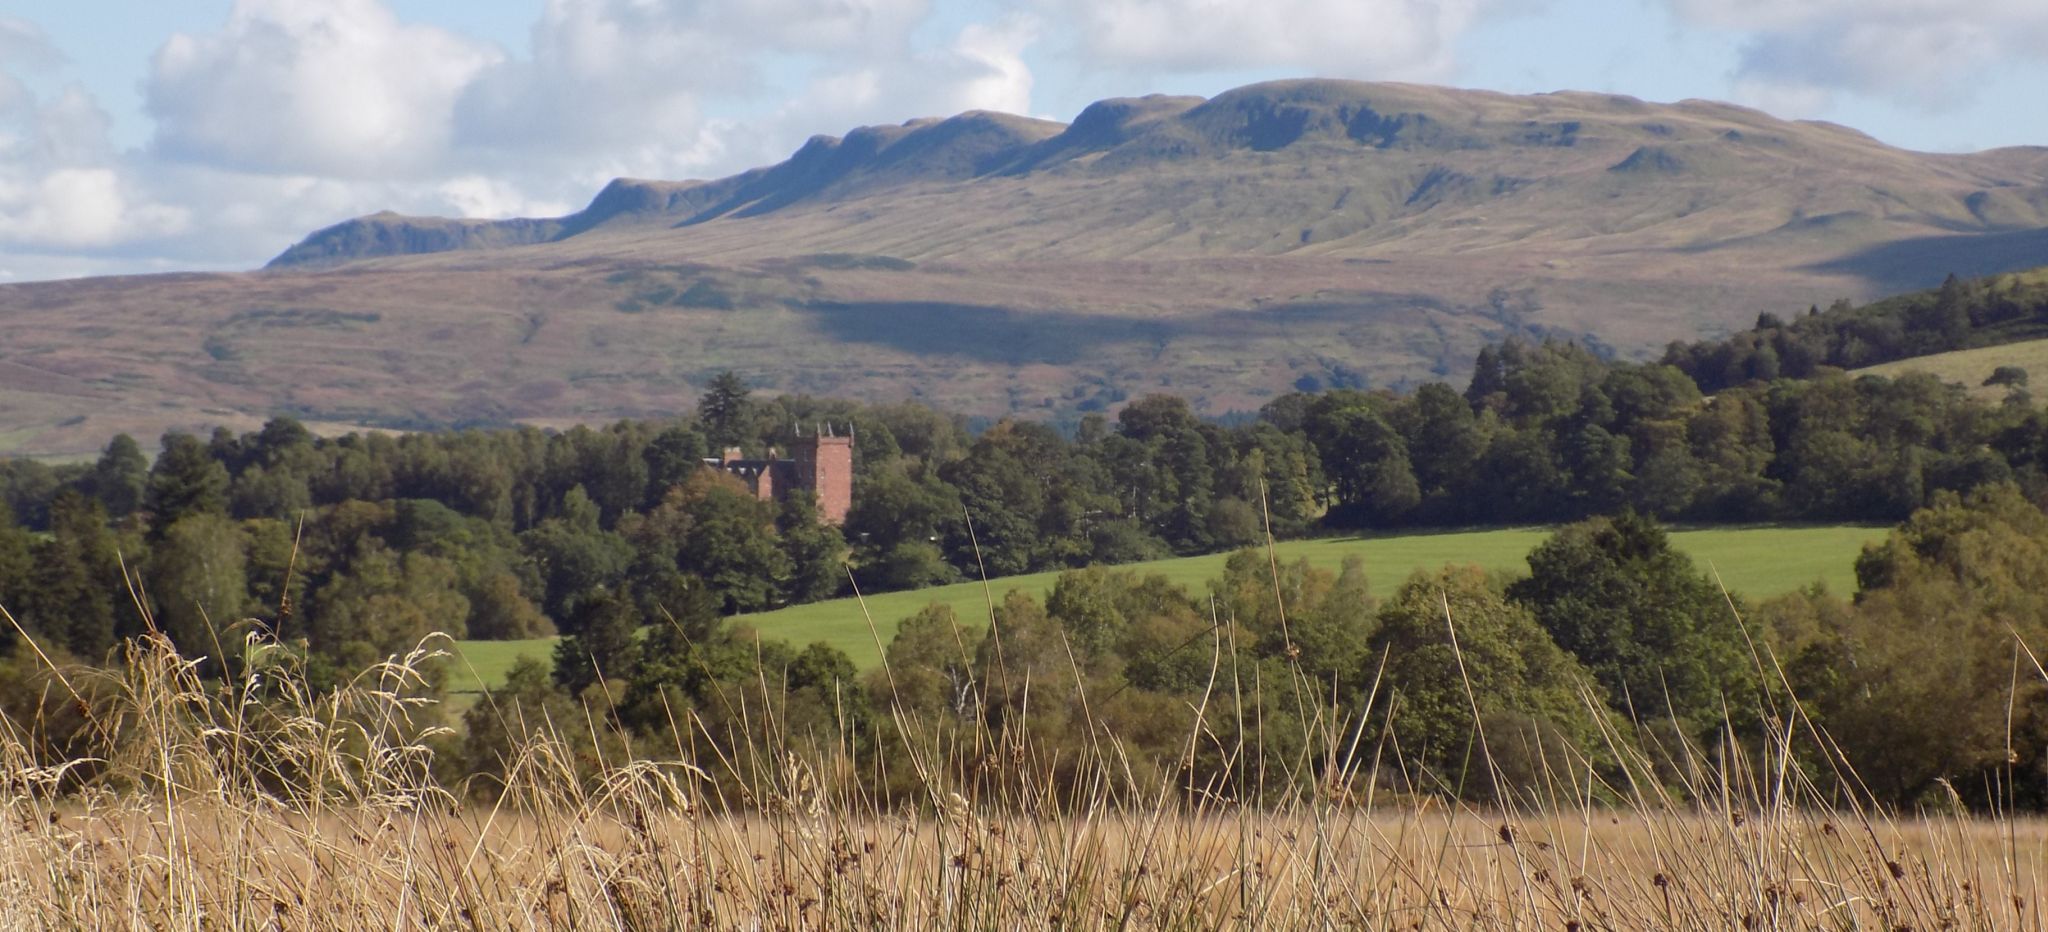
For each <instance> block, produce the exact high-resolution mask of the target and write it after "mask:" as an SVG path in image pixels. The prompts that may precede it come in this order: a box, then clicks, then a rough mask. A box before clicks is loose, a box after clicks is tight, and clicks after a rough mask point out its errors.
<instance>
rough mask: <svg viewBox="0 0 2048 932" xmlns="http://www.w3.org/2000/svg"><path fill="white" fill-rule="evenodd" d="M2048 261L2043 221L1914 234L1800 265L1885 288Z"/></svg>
mask: <svg viewBox="0 0 2048 932" xmlns="http://www.w3.org/2000/svg"><path fill="white" fill-rule="evenodd" d="M2043 265H2048V227H2042V228H2040V229H2034V230H2012V231H2008V232H2004V233H1977V234H1951V235H1941V236H1919V237H1914V238H1912V239H1904V240H1899V241H1897V242H1891V243H1883V244H1880V245H1877V246H1872V247H1869V248H1867V249H1864V250H1862V251H1860V252H1853V253H1850V254H1849V255H1846V256H1843V257H1841V258H1839V259H1830V260H1828V261H1826V262H1816V263H1814V264H1812V265H1808V266H1804V267H1803V270H1805V271H1814V272H1833V273H1836V274H1847V275H1854V276H1856V277H1858V278H1861V279H1863V280H1864V281H1867V282H1869V283H1870V284H1871V286H1872V287H1873V288H1874V289H1875V290H1877V291H1879V292H1881V293H1884V294H1897V293H1899V292H1904V291H1917V290H1919V289H1922V288H1933V287H1935V286H1936V285H1939V284H1941V280H1942V279H1943V278H1945V277H1947V276H1948V275H1949V273H1951V272H1953V273H1955V274H1956V275H1957V276H1959V277H1962V278H1977V277H1980V276H1984V275H1996V274H1998V273H2000V272H2017V271H2020V270H2023V269H2031V268H2037V267H2039V266H2043Z"/></svg>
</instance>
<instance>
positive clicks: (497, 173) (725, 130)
mask: <svg viewBox="0 0 2048 932" xmlns="http://www.w3.org/2000/svg"><path fill="white" fill-rule="evenodd" d="M386 2H387V0H236V2H235V3H234V5H233V7H232V9H231V10H230V12H229V13H228V15H227V16H226V18H225V19H224V20H223V21H222V22H221V24H220V25H219V26H218V28H214V29H210V30H195V31H191V32H186V33H179V34H175V35H172V36H170V37H169V38H168V39H166V40H165V41H164V43H163V44H162V45H161V47H160V48H159V49H158V50H157V52H156V54H155V55H154V57H153V59H152V60H151V61H150V62H149V63H148V72H147V78H146V80H145V81H144V82H142V86H141V91H142V94H143V100H144V104H145V106H144V113H146V115H147V116H148V117H149V118H150V119H151V120H152V121H153V123H154V129H153V133H152V135H151V136H150V137H149V142H148V144H147V145H146V146H143V147H142V148H140V149H135V150H126V151H123V150H120V149H118V148H117V147H115V146H114V145H112V144H111V142H110V139H111V138H112V134H111V133H110V126H109V123H110V121H109V119H108V116H107V114H106V112H105V111H104V110H103V109H102V108H101V107H100V106H99V105H98V104H97V102H95V101H94V100H93V98H92V97H91V96H90V94H88V93H87V92H86V91H85V90H83V89H82V88H81V87H77V86H70V87H65V88H62V89H59V90H54V91H49V92H47V93H45V94H43V95H42V96H41V97H39V96H38V95H37V93H36V91H35V88H36V87H45V88H48V87H49V84H48V82H47V81H45V82H44V83H41V84H30V83H27V82H25V81H22V80H19V79H18V78H20V77H21V75H22V73H23V69H26V68H31V67H32V68H35V69H37V70H40V71H50V70H56V71H59V72H61V70H62V69H63V68H65V67H67V66H66V65H65V59H64V58H63V56H62V55H60V54H58V52H57V50H56V49H54V48H53V47H51V46H50V45H49V43H48V42H47V41H46V40H45V39H43V37H42V34H41V33H40V32H39V31H38V30H37V29H35V27H33V26H32V25H29V24H27V23H24V22H21V21H18V20H9V19H5V18H0V266H5V268H6V269H7V270H8V274H9V275H10V276H14V277H21V278H37V277H48V276H51V275H70V274H85V273H91V274H101V273H104V272H108V271H119V270H132V271H155V270H161V269H168V268H224V267H228V268H232V267H243V268H246V267H250V266H254V265H257V264H260V263H261V262H263V261H265V260H266V259H268V258H269V257H271V256H273V255H275V254H276V253H277V252H278V251H280V250H282V249H283V248H284V247H286V246H287V245H289V244H290V243H291V242H293V241H295V240H296V239H298V238H299V237H301V236H303V235H305V234H306V233H308V232H310V231H311V230H314V229H316V228H319V227H321V226H325V225H327V224H331V223H334V222H337V221H339V220H342V219H344V218H347V217H350V216H356V215H361V214H367V213H371V212H374V211H377V210H382V209H392V210H397V211H399V212H401V213H424V214H440V215H451V214H452V215H460V216H481V217H505V216H548V215H558V214H562V213H567V212H569V211H571V210H574V209H575V208H576V207H578V206H580V205H581V204H583V203H584V202H586V201H587V200H588V198H589V197H590V196H591V195H592V194H593V193H594V192H595V191H596V190H597V188H598V187H599V186H600V185H601V184H602V183H603V182H604V181H606V180H608V179H609V178H611V177H613V176H617V175H630V176H640V177H664V178H682V177H707V176H716V175H721V174H726V173H729V172H732V171H738V170H741V169H744V168H749V167H753V166H756V165H761V164H766V163H769V162H772V161H775V160H778V159H781V158H783V157H785V156H787V155H788V154H789V153H790V152H791V151H793V150H794V149H795V148H796V146H797V145H798V144H800V143H801V142H802V141H803V139H805V138H806V137H808V136H809V135H811V134H814V133H818V132H829V133H843V132H845V131H846V130H847V129H850V128H852V127H854V126H857V125H861V124H864V123H877V122H898V121H901V120H905V119H909V118H912V117H919V116H933V115H938V116H944V115H950V114H952V113H956V112H959V111H962V110H970V109H992V110H1003V111H1011V112H1030V107H1031V94H1032V87H1033V74H1032V70H1031V68H1030V67H1029V66H1028V65H1027V63H1026V60H1025V57H1024V55H1025V51H1026V49H1027V48H1029V47H1030V46H1031V44H1032V43H1033V42H1034V41H1036V40H1037V38H1038V35H1039V32H1040V28H1041V22H1040V20H1039V19H1037V18H1036V17H1034V16H1032V15H1030V14H1026V13H1018V12H1011V13H1008V14H1001V13H998V14H996V15H993V16H992V17H991V16H985V17H982V18H981V19H980V20H979V21H971V20H970V21H963V20H960V19H954V20H952V21H950V23H949V25H948V26H947V27H946V28H945V29H944V31H940V30H936V29H931V30H927V29H926V28H925V27H926V26H928V25H930V22H929V21H930V19H931V14H932V9H931V3H930V0H759V2H748V3H724V2H699V0H548V2H547V3H546V5H545V8H544V9H543V10H542V12H541V14H540V16H539V17H538V18H537V20H536V21H535V23H534V24H533V27H532V30H531V41H530V42H529V44H528V46H527V47H526V48H523V49H519V50H516V51H507V50H505V49H502V48H499V47H497V46H495V45H492V44H489V43H484V42H479V41H475V40H472V39H469V38H465V37H463V36H460V35H456V34H454V33H451V32H448V31H446V30H443V29H439V28H436V27H432V26H426V25H420V24H417V23H411V22H406V21H402V20H400V19H399V18H398V17H397V16H396V15H395V14H394V13H393V12H392V10H391V9H390V8H389V7H388V6H387V5H386ZM1006 2H1007V0H1006ZM1015 2H1017V3H1029V2H1033V0H1015ZM38 77H39V78H40V77H44V76H41V75H39V76H38ZM741 113H752V114H754V116H751V117H746V118H742V117H740V116H738V115H736V114H741Z"/></svg>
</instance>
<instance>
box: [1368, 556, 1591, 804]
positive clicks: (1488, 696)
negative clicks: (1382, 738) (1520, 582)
mask: <svg viewBox="0 0 2048 932" xmlns="http://www.w3.org/2000/svg"><path fill="white" fill-rule="evenodd" d="M1447 616H1448V617H1447ZM1453 632H1455V638H1456V640H1455V643H1453V636H1454V635H1453ZM1370 656H1371V657H1373V658H1375V662H1378V661H1380V660H1384V663H1385V665H1386V666H1385V673H1384V679H1383V682H1382V684H1381V687H1380V688H1381V691H1382V694H1383V696H1384V697H1385V698H1384V700H1383V702H1382V704H1381V706H1380V708H1379V709H1377V710H1375V715H1376V716H1377V717H1379V718H1380V720H1381V721H1383V722H1386V723H1387V725H1388V727H1390V728H1391V730H1392V732H1393V734H1394V735H1395V736H1396V739H1397V740H1398V741H1399V742H1400V747H1401V753H1402V754H1403V755H1406V756H1407V757H1408V759H1409V760H1412V761H1415V762H1417V763H1419V764H1421V766H1422V768H1423V770H1424V772H1425V774H1427V776H1428V778H1429V779H1430V780H1431V781H1432V782H1433V783H1434V784H1435V785H1434V786H1431V787H1429V788H1432V789H1433V788H1436V787H1442V788H1445V789H1449V790H1452V791H1453V792H1457V793H1460V794H1462V795H1477V796H1484V795H1490V793H1491V783H1492V781H1491V780H1490V779H1489V775H1488V774H1487V773H1486V772H1485V768H1484V761H1485V760H1486V757H1484V756H1483V748H1482V745H1481V742H1480V739H1481V737H1482V735H1481V728H1480V727H1479V726H1482V725H1485V724H1488V723H1492V722H1496V721H1503V720H1520V721H1527V722H1533V723H1536V727H1537V729H1538V730H1539V731H1548V732H1553V733H1562V734H1565V735H1570V736H1572V737H1573V739H1574V740H1573V743H1575V744H1578V745H1579V747H1580V748H1581V749H1589V748H1591V747H1592V744H1593V741H1592V738H1593V736H1594V731H1593V729H1592V728H1591V724H1592V720H1591V716H1589V715H1588V714H1587V711H1586V709H1585V706H1584V704H1583V703H1582V702H1581V700H1580V698H1579V689H1580V687H1581V685H1582V684H1583V683H1584V682H1585V679H1586V673H1585V671H1584V670H1583V669H1581V667H1580V666H1579V664H1578V663H1576V662H1574V661H1573V660H1572V658H1571V657H1570V656H1569V655H1567V654H1566V653H1565V652H1564V651H1563V650H1561V649H1559V647H1558V645H1557V643H1556V642H1554V641H1552V640H1551V639H1550V637H1549V635H1547V634H1546V633H1545V632H1544V630H1543V628H1542V627H1540V626H1539V625H1538V624H1537V623H1536V620H1535V619H1534V618H1533V617H1531V616H1530V614H1529V612H1528V610H1527V609H1525V608H1523V607H1522V606H1520V605H1517V604H1514V603H1511V602H1508V601H1506V600H1504V599H1503V598H1502V597H1501V596H1500V595H1499V594H1498V593H1497V592H1496V591H1495V590H1494V589H1493V587H1491V586H1489V585H1488V584H1487V581H1486V574H1485V573H1484V572H1483V571H1481V570H1480V569H1479V568H1478V567H1475V566H1447V567H1444V568H1443V569H1442V570H1439V571H1438V572H1435V573H1425V572H1423V571H1420V570H1418V571H1416V572H1415V573H1414V574H1413V575H1411V576H1409V577H1408V580H1407V581H1406V582H1404V583H1402V584H1401V588H1400V589H1399V590H1397V591H1396V592H1395V593H1394V596H1393V598H1391V599H1389V600H1388V601H1387V603H1386V605H1384V606H1382V607H1381V609H1380V611H1379V617H1378V630H1377V631H1376V632H1375V633H1374V635H1373V638H1372V643H1371V650H1370ZM1365 675H1366V676H1368V677H1369V676H1371V673H1366V674H1365ZM1474 703H1476V704H1477V709H1476V710H1475V709H1474ZM1475 711H1476V714H1477V716H1478V718H1477V719H1475V718H1474V715H1475ZM1509 716H1512V717H1513V718H1512V719H1510V718H1506V717H1509ZM1484 737H1485V738H1487V739H1488V740H1493V739H1495V738H1503V739H1505V738H1510V737H1511V736H1510V735H1497V734H1486V735H1485V736H1484ZM1561 763H1562V762H1561V761H1558V762H1552V765H1553V766H1558V765H1560V764H1561ZM1504 776H1506V777H1508V778H1509V779H1510V781H1511V782H1512V783H1513V784H1515V785H1514V786H1511V787H1504V788H1506V789H1520V788H1524V787H1533V786H1535V785H1537V781H1538V780H1539V779H1540V778H1541V777H1543V776H1544V775H1543V774H1504Z"/></svg>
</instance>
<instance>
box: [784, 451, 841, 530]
mask: <svg viewBox="0 0 2048 932" xmlns="http://www.w3.org/2000/svg"><path fill="white" fill-rule="evenodd" d="M790 454H791V456H792V457H793V458H794V459H795V460H796V485H797V488H800V489H810V490H811V491H812V493H813V494H815V495H816V496H817V498H818V517H819V518H820V519H821V520H823V521H824V522H825V523H826V524H832V525H839V524H845V523H846V513H847V511H849V510H850V509H852V508H853V438H852V437H818V436H810V437H799V438H797V441H796V443H795V445H794V446H793V448H792V449H791V450H790Z"/></svg>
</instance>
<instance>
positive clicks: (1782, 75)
mask: <svg viewBox="0 0 2048 932" xmlns="http://www.w3.org/2000/svg"><path fill="white" fill-rule="evenodd" d="M1671 3H1672V5H1673V8H1674V9H1675V10H1676V11H1677V12H1678V13H1679V14H1680V15H1681V16H1683V17H1685V18H1687V19H1688V20H1691V21H1693V22H1696V23H1701V24H1704V25H1708V26H1712V27H1715V28H1720V29H1727V30H1731V31H1735V32H1738V33H1746V34H1748V41H1747V42H1746V44H1745V45H1744V47H1743V49H1742V53H1741V60H1740V63H1739V64H1738V65H1737V69H1736V73H1735V75H1734V78H1735V90H1736V93H1737V95H1738V96H1740V97H1742V98H1744V99H1745V100H1749V101H1751V102H1754V103H1758V104H1761V105H1763V106H1766V107H1772V106H1783V107H1787V108H1790V109H1789V112H1790V113H1792V114H1795V115H1811V114H1814V113H1817V112H1819V111H1821V110H1824V109H1826V108H1827V107H1828V106H1829V104H1830V103H1831V101H1832V96H1833V94H1835V93H1837V92H1849V93H1855V94H1862V95H1868V96H1873V97H1881V98H1885V99H1888V100H1891V101H1893V102H1896V103H1901V104H1905V105H1908V106H1911V107H1915V108H1918V109H1921V110H1926V111H1941V110H1948V109H1953V108H1956V107H1959V106H1962V105H1965V104H1967V103H1968V102H1969V101H1970V99H1971V98H1972V96H1973V85H1974V84H1975V81H1976V79H1977V78H1978V77H1979V76H1981V75H1982V74H1983V73H1984V72H1985V71H1987V70H1988V69H1990V68H1993V67H1996V65H1997V63H1999V62H2005V61H2011V60H2013V59H2015V58H2035V59H2041V60H2048V3H2041V2H2039V0H1671Z"/></svg>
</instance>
